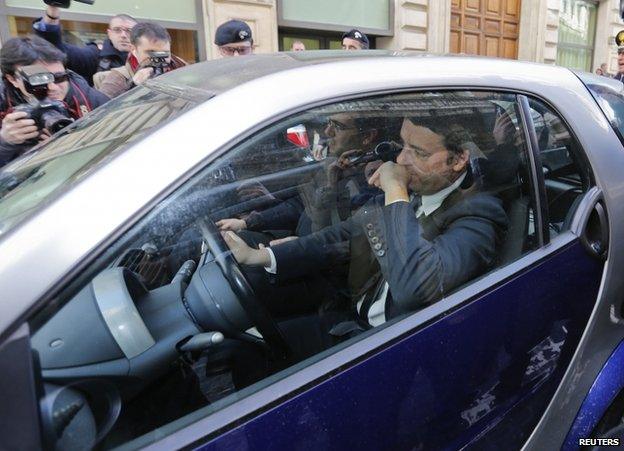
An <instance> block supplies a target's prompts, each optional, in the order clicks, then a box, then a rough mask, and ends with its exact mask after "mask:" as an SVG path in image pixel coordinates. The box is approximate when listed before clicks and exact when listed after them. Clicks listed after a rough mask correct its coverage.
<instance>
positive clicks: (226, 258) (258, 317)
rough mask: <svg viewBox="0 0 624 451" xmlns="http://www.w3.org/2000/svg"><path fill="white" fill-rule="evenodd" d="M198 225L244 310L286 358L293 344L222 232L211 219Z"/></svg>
mask: <svg viewBox="0 0 624 451" xmlns="http://www.w3.org/2000/svg"><path fill="white" fill-rule="evenodd" d="M198 225H199V228H200V230H201V234H202V238H203V239H204V242H205V243H206V246H208V249H209V250H210V253H211V254H212V255H213V256H214V259H215V261H216V263H217V265H218V266H219V268H220V269H221V271H222V272H223V275H224V276H225V278H226V279H227V281H228V283H229V284H230V286H231V287H232V290H233V291H234V293H235V294H236V297H237V298H238V301H239V302H240V304H241V306H242V307H243V309H244V310H245V313H246V314H247V315H248V317H249V319H250V320H251V321H252V322H253V323H254V324H255V325H256V327H257V328H258V331H259V332H260V334H261V335H262V337H263V338H264V341H265V342H266V343H267V344H268V345H269V347H270V348H271V350H272V351H273V353H274V354H275V357H276V358H278V359H283V360H285V359H287V358H288V357H289V356H290V354H291V353H290V347H289V346H288V344H287V343H286V340H284V337H283V336H282V333H281V331H280V330H279V328H278V327H277V323H276V322H275V321H274V320H273V318H272V317H271V315H270V313H269V310H268V309H267V308H266V307H265V306H264V304H263V303H262V302H261V301H260V300H259V299H258V298H257V296H256V294H255V292H254V290H253V287H252V286H251V284H250V283H249V281H248V280H247V278H246V277H245V275H244V274H243V271H242V270H241V268H240V266H239V264H238V262H237V261H236V259H235V258H234V255H233V253H232V251H230V248H229V247H228V245H227V244H226V242H225V241H224V239H223V237H222V236H221V232H220V231H219V229H218V228H217V226H216V225H215V223H214V222H213V221H212V220H210V219H201V220H199V221H198ZM239 239H240V238H239ZM241 241H242V240H241Z"/></svg>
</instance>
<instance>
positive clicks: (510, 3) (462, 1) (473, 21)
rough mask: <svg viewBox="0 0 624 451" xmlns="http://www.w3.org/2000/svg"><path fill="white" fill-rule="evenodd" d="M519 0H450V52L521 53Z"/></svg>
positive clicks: (475, 53)
mask: <svg viewBox="0 0 624 451" xmlns="http://www.w3.org/2000/svg"><path fill="white" fill-rule="evenodd" d="M519 29H520V0H451V43H450V44H451V45H450V50H451V53H467V54H470V55H485V56H493V57H501V58H514V59H515V58H517V57H518V32H519Z"/></svg>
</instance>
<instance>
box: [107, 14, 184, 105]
mask: <svg viewBox="0 0 624 451" xmlns="http://www.w3.org/2000/svg"><path fill="white" fill-rule="evenodd" d="M130 40H131V42H132V50H131V51H130V54H129V55H128V61H126V65H125V66H124V67H119V68H116V69H113V70H111V71H110V72H108V73H107V74H106V75H105V76H104V78H103V79H102V82H101V85H100V91H102V92H103V93H104V94H106V95H107V96H108V97H110V98H111V99H112V98H113V97H117V96H118V95H120V94H123V93H124V92H126V91H128V90H130V89H132V88H133V87H135V86H138V85H141V84H142V83H144V82H145V81H146V80H148V79H150V78H152V77H156V76H158V75H161V74H163V73H165V72H169V71H172V70H174V69H178V68H180V67H183V66H186V62H184V61H183V60H182V59H180V58H178V57H177V56H175V55H172V54H171V37H170V36H169V33H168V32H167V30H165V28H163V27H161V26H160V25H158V24H156V23H152V22H142V23H138V24H137V25H135V27H134V28H133V29H132V37H131V39H130Z"/></svg>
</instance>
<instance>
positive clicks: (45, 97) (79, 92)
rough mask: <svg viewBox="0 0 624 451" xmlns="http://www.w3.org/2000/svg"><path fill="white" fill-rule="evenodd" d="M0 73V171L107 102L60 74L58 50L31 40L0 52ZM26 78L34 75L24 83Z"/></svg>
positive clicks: (72, 76) (62, 60) (63, 72)
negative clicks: (58, 131)
mask: <svg viewBox="0 0 624 451" xmlns="http://www.w3.org/2000/svg"><path fill="white" fill-rule="evenodd" d="M35 65H36V66H35ZM0 70H1V71H2V80H1V81H0V118H1V119H2V125H1V128H0V167H1V166H3V165H5V164H6V163H8V162H9V161H11V160H13V159H14V158H16V157H17V156H19V155H21V154H22V153H24V152H26V151H27V150H28V149H30V148H31V147H33V146H34V145H35V144H37V143H38V142H39V141H42V140H45V139H47V137H48V136H49V135H51V134H52V133H53V132H54V131H56V130H57V129H58V128H60V127H62V126H63V125H66V124H67V123H68V122H71V121H72V120H73V119H78V118H80V117H82V116H83V115H85V114H86V113H88V112H89V111H91V110H93V109H94V108H96V107H98V106H100V105H102V104H104V103H106V102H107V101H108V99H107V98H106V96H104V95H103V94H101V93H100V92H98V91H96V90H95V89H93V88H91V87H90V86H89V85H88V84H87V82H86V80H85V79H84V78H82V77H81V76H79V75H77V74H75V73H73V72H71V71H67V70H66V68H65V55H64V54H63V53H62V52H61V51H60V50H58V49H57V48H55V47H54V46H52V45H51V44H49V43H48V42H46V41H44V40H43V39H41V38H38V37H36V36H32V37H26V38H13V39H10V40H8V41H7V42H6V43H5V44H4V46H3V47H2V49H1V50H0ZM29 73H35V76H34V77H33V79H32V80H30V81H29V80H28V74H29ZM37 80H38V81H39V85H37V86H35V85H34V84H36V82H37ZM42 80H43V81H42ZM46 82H47V83H46ZM42 123H50V124H51V128H52V130H49V129H46V128H45V127H43V126H42V125H45V124H42Z"/></svg>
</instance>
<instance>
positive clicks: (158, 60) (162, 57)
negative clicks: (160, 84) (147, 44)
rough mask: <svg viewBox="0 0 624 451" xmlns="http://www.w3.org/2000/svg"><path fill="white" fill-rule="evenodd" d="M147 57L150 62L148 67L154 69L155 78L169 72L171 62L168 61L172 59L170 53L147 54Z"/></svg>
mask: <svg viewBox="0 0 624 451" xmlns="http://www.w3.org/2000/svg"><path fill="white" fill-rule="evenodd" d="M147 55H148V56H149V60H148V62H147V64H146V67H153V68H154V74H153V75H152V76H153V77H157V76H158V75H162V74H164V73H165V72H167V68H168V67H169V62H168V61H167V60H168V59H169V58H170V57H171V54H170V53H169V52H147Z"/></svg>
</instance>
